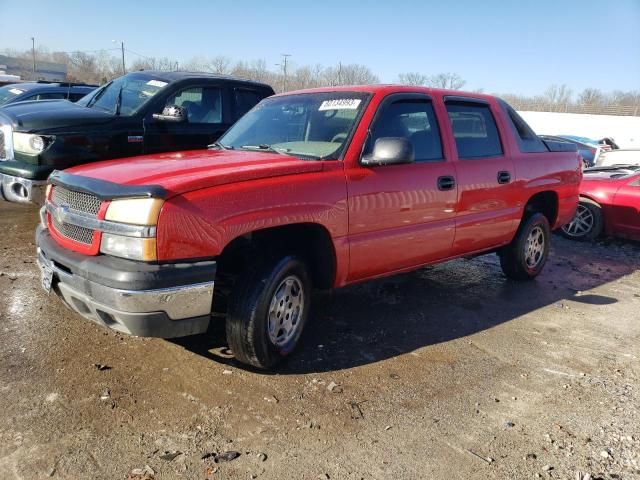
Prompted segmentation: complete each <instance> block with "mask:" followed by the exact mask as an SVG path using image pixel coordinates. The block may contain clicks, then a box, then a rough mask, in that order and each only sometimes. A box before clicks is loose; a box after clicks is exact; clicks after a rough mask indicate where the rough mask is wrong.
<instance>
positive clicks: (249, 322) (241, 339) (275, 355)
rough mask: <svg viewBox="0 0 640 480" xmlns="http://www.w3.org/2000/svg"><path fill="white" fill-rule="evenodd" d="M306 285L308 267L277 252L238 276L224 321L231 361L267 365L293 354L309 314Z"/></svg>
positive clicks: (254, 365) (258, 365)
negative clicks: (231, 353) (274, 256)
mask: <svg viewBox="0 0 640 480" xmlns="http://www.w3.org/2000/svg"><path fill="white" fill-rule="evenodd" d="M311 289H312V283H311V277H310V275H309V271H308V268H307V266H306V265H305V263H304V262H303V261H301V260H300V259H299V258H298V257H296V256H290V255H286V256H280V257H278V258H275V259H272V260H270V261H265V262H263V263H262V264H261V265H259V266H258V267H257V268H254V269H250V270H248V271H246V272H244V273H243V274H241V275H240V277H239V278H238V280H237V282H236V284H235V285H234V288H233V290H232V292H231V294H230V296H229V305H228V309H227V321H226V333H227V343H228V344H229V347H230V348H231V350H232V352H233V354H234V356H235V358H236V360H238V361H239V362H241V363H245V364H247V365H251V366H253V367H257V368H260V369H269V368H272V367H274V366H275V365H276V364H278V363H279V362H281V361H282V360H283V359H284V358H285V357H286V356H288V355H289V354H290V353H291V352H293V350H294V349H295V347H296V346H297V345H298V341H299V340H300V336H301V334H302V331H303V329H304V326H305V324H306V321H307V317H308V315H309V309H310V305H311Z"/></svg>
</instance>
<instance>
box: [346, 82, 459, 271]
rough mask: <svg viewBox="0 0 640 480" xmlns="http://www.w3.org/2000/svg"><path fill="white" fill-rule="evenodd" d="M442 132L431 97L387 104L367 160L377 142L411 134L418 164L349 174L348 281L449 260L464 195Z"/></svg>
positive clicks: (392, 99)
mask: <svg viewBox="0 0 640 480" xmlns="http://www.w3.org/2000/svg"><path fill="white" fill-rule="evenodd" d="M440 131H441V130H440V125H439V122H438V121H437V119H436V115H435V113H434V108H433V104H432V100H431V98H430V97H429V96H427V95H424V94H413V93H412V94H392V95H389V96H388V97H386V98H385V100H383V102H382V103H381V104H380V106H379V108H378V111H377V113H376V115H375V117H374V119H373V121H372V124H371V126H370V130H369V138H368V141H367V143H366V145H365V148H364V151H363V152H362V156H364V155H366V154H368V153H370V152H371V150H372V149H373V145H374V144H375V141H376V140H377V139H378V138H382V137H405V138H408V139H409V140H410V141H411V143H412V145H413V149H414V155H415V159H416V161H415V162H414V163H410V164H404V165H385V166H375V167H364V166H361V167H359V168H354V169H348V170H347V188H348V197H349V244H350V247H349V251H350V262H349V281H356V280H358V279H362V278H367V277H372V276H376V275H380V274H384V273H389V272H392V271H395V270H401V269H405V268H410V267H414V266H418V265H422V264H425V263H429V262H433V261H436V260H440V259H443V258H446V257H448V256H449V255H450V252H451V244H452V242H453V238H454V233H455V204H456V198H457V193H456V186H455V175H454V174H455V171H454V166H453V162H451V159H448V158H446V157H445V155H444V152H443V148H442V144H443V142H442V140H441V135H440Z"/></svg>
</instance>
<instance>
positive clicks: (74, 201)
mask: <svg viewBox="0 0 640 480" xmlns="http://www.w3.org/2000/svg"><path fill="white" fill-rule="evenodd" d="M51 201H52V202H53V204H54V205H56V206H57V205H63V204H67V205H69V208H70V209H71V210H75V211H76V212H82V213H87V214H89V215H94V216H95V215H97V214H98V210H100V205H102V200H100V199H99V198H98V197H96V196H95V195H91V194H90V193H84V192H76V191H73V190H69V189H67V188H64V187H60V186H55V187H53V191H52V192H51Z"/></svg>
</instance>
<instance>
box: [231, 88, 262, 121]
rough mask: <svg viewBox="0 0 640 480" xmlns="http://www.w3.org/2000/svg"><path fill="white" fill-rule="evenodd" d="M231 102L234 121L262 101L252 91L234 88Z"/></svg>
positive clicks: (256, 93)
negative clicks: (233, 106) (233, 107)
mask: <svg viewBox="0 0 640 480" xmlns="http://www.w3.org/2000/svg"><path fill="white" fill-rule="evenodd" d="M233 100H234V104H235V110H234V111H235V119H236V120H237V119H239V118H240V117H242V116H243V115H244V114H245V113H247V112H248V111H249V110H251V109H252V108H253V107H255V106H256V105H257V104H258V103H259V102H260V100H262V96H261V95H260V94H259V93H258V92H256V91H253V90H244V89H240V88H236V89H235V90H234V93H233Z"/></svg>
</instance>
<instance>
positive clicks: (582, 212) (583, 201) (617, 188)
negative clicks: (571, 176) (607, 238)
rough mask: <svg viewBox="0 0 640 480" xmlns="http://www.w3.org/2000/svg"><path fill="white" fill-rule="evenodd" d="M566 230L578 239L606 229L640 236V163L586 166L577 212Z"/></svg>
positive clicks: (609, 231)
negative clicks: (639, 164)
mask: <svg viewBox="0 0 640 480" xmlns="http://www.w3.org/2000/svg"><path fill="white" fill-rule="evenodd" d="M562 233H563V234H564V235H565V236H566V237H568V238H571V239H574V240H593V239H595V238H597V237H598V236H600V235H601V234H603V233H604V234H606V235H614V236H617V237H624V238H629V239H632V240H640V167H639V166H624V165H620V166H614V167H596V168H590V169H588V170H585V172H584V177H583V179H582V184H581V186H580V204H579V205H578V209H577V210H576V215H575V217H574V219H573V220H572V221H571V223H569V224H567V225H565V226H564V227H562Z"/></svg>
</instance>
